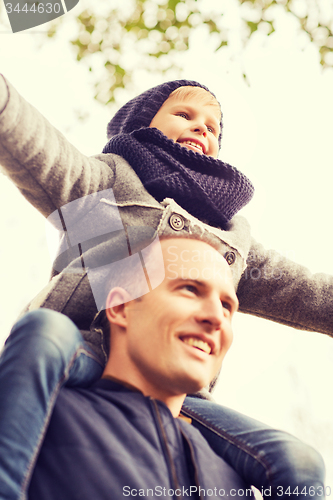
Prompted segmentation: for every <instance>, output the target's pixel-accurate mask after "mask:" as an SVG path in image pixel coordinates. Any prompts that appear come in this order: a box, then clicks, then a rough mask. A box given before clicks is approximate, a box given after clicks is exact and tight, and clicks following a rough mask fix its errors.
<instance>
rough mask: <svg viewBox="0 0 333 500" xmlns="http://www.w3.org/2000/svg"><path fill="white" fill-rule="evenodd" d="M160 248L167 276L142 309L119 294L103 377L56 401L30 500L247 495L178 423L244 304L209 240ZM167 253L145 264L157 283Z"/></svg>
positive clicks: (165, 243)
mask: <svg viewBox="0 0 333 500" xmlns="http://www.w3.org/2000/svg"><path fill="white" fill-rule="evenodd" d="M160 245H161V249H162V253H163V258H164V267H165V278H164V280H163V281H162V283H161V284H160V285H159V286H157V287H155V288H153V289H152V290H151V291H150V292H149V293H147V294H146V295H144V296H141V297H139V298H137V299H134V300H133V299H132V298H131V296H130V295H129V293H128V291H127V290H126V289H125V286H124V288H123V287H119V286H118V287H116V288H112V289H111V291H110V293H109V295H108V298H107V303H106V317H107V319H108V322H109V325H110V355H109V359H108V362H107V365H106V367H105V370H104V373H103V376H102V379H101V380H100V381H98V382H97V383H96V384H94V385H93V386H92V387H91V388H89V389H73V388H64V389H62V391H61V392H60V395H59V398H58V400H57V403H56V406H55V409H54V413H53V416H52V418H51V421H50V425H49V428H48V431H47V433H46V437H45V441H44V444H43V446H42V449H41V452H40V455H39V458H38V461H37V464H36V468H35V472H34V474H33V477H32V481H31V485H30V489H29V499H30V500H42V499H43V500H45V499H46V498H47V499H48V500H53V499H57V500H59V499H61V500H67V499H68V500H75V499H80V500H85V499H87V500H92V499H98V500H102V499H104V498H105V499H106V498H107V499H120V498H123V497H133V496H143V497H145V496H147V497H151V498H157V497H160V496H161V497H163V498H179V497H180V498H187V497H190V498H206V497H207V496H209V497H212V498H220V497H221V496H234V497H236V498H237V497H240V496H242V497H243V496H251V490H250V489H249V488H247V489H246V485H245V484H244V483H243V482H242V481H241V480H240V478H239V477H238V475H237V474H236V473H235V472H234V471H233V470H232V469H231V468H230V467H229V466H228V465H227V464H226V463H225V462H224V461H223V460H222V459H220V458H219V457H218V456H217V455H215V454H214V452H213V451H212V450H211V449H210V447H209V446H208V444H207V443H206V441H205V440H204V438H203V437H202V436H201V435H200V434H199V433H198V432H197V431H196V430H195V429H194V428H193V427H192V426H191V425H190V424H189V423H188V422H185V421H184V420H181V419H179V418H177V417H178V416H179V414H180V410H181V406H182V403H183V401H184V398H185V396H186V394H188V393H193V392H197V391H199V390H201V389H202V388H204V387H205V386H207V385H208V384H209V383H210V382H211V381H212V380H213V378H214V377H215V376H216V375H217V373H218V371H219V370H220V367H221V363H222V360H223V358H224V356H225V354H226V353H227V351H228V349H229V347H230V345H231V342H232V329H231V320H232V317H233V314H234V312H235V311H236V309H237V306H238V301H237V298H236V294H235V291H234V287H233V283H232V276H231V273H230V270H229V267H228V264H227V262H226V261H225V260H224V258H223V257H222V256H221V255H220V254H219V253H218V252H217V251H216V250H215V249H214V248H213V247H211V246H210V245H209V244H207V243H205V242H203V241H199V240H195V239H188V238H186V239H184V238H182V239H177V238H171V239H164V240H162V241H161V242H160ZM159 249H160V246H159V244H157V245H155V246H153V248H152V249H151V250H150V252H149V255H148V256H147V255H146V258H145V277H146V278H148V281H150V282H152V281H154V278H155V277H156V276H157V275H160V273H161V270H160V269H159V266H158V265H157V264H156V263H157V262H158V259H157V258H156V255H157V253H158V252H159ZM128 274H129V277H130V280H131V281H132V282H133V281H135V280H136V279H137V277H138V273H135V270H133V269H129V271H128ZM122 283H126V277H125V276H122ZM52 314H56V313H52ZM65 321H69V320H67V318H66V319H65Z"/></svg>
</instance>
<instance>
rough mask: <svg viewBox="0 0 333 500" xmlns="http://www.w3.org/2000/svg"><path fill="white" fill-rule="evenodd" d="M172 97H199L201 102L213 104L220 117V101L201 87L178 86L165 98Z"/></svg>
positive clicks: (183, 98)
mask: <svg viewBox="0 0 333 500" xmlns="http://www.w3.org/2000/svg"><path fill="white" fill-rule="evenodd" d="M174 97H177V99H180V100H181V101H185V100H186V99H188V98H190V97H196V98H199V99H200V100H201V102H203V103H204V104H208V105H211V106H214V107H215V108H216V110H217V111H218V113H219V118H221V117H222V111H221V106H220V103H219V102H218V100H217V99H216V97H215V96H214V95H213V94H211V93H210V92H208V91H207V90H205V89H204V88H202V87H193V86H186V87H178V88H177V89H176V90H174V91H173V92H171V94H170V95H169V97H168V99H167V100H169V99H172V98H174Z"/></svg>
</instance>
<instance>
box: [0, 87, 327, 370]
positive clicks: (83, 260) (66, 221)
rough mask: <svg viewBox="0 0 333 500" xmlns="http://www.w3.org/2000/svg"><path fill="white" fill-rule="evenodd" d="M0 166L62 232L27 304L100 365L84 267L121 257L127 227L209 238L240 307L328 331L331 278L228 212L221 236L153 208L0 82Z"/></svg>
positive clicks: (124, 175) (115, 159)
mask: <svg viewBox="0 0 333 500" xmlns="http://www.w3.org/2000/svg"><path fill="white" fill-rule="evenodd" d="M0 164H1V166H2V172H3V173H5V174H6V175H7V176H8V177H10V179H11V180H12V181H13V182H14V183H15V184H16V186H17V187H18V188H19V189H20V191H21V192H22V194H23V195H24V196H25V197H26V198H27V200H28V201H29V202H30V203H32V204H33V205H34V206H35V207H36V208H37V209H38V210H39V211H40V212H41V213H42V214H43V215H44V216H45V217H50V220H51V221H52V222H53V223H54V224H55V225H56V227H58V228H59V229H66V231H63V237H62V244H61V250H60V252H59V258H58V259H57V260H56V263H55V265H54V271H55V272H54V273H53V274H54V276H53V278H52V279H51V281H50V282H49V284H48V285H47V286H46V287H45V289H44V290H42V292H41V293H40V294H39V295H38V296H37V297H36V298H35V299H34V300H33V301H32V303H31V304H30V308H36V307H47V308H50V309H54V310H57V311H60V312H63V313H64V314H66V315H68V316H69V317H70V318H71V319H72V320H73V321H74V322H75V323H76V324H77V325H78V327H79V328H80V329H81V330H82V331H83V334H84V337H85V339H86V340H87V341H88V343H90V344H91V346H92V347H93V348H94V350H95V351H96V353H97V355H98V356H99V358H100V359H101V362H103V360H104V359H105V346H104V345H103V339H102V337H101V332H100V331H95V330H92V331H89V328H90V324H91V321H92V319H93V317H94V315H95V314H96V312H97V307H96V303H95V299H94V297H93V294H92V292H91V287H90V283H89V269H90V268H95V269H96V268H98V267H100V266H103V265H105V264H107V263H108V260H107V259H108V258H109V255H110V252H113V254H115V257H114V260H118V259H122V258H124V257H126V256H127V255H128V247H131V248H133V246H135V237H136V236H135V235H134V236H133V234H132V232H131V228H133V227H138V226H139V227H141V229H142V227H144V228H147V227H149V228H151V229H152V230H154V231H155V230H157V233H158V234H159V235H177V236H178V235H180V234H185V235H191V234H193V235H198V236H199V237H201V238H203V239H205V240H206V241H213V242H214V243H215V245H217V246H218V248H219V251H220V253H221V254H222V255H223V256H225V258H226V260H227V262H228V263H229V265H230V268H231V270H232V273H233V278H234V283H235V287H236V288H237V295H238V298H239V302H240V311H242V312H245V313H250V314H253V315H256V316H260V317H262V318H266V319H271V320H273V321H276V322H279V323H282V324H285V325H288V326H293V327H294V328H298V329H301V330H310V331H317V332H322V333H326V334H328V335H333V307H332V306H333V278H332V277H331V276H327V275H324V274H315V275H311V273H310V272H309V271H308V270H307V269H306V268H304V267H302V266H300V265H298V264H295V263H294V262H292V261H290V260H288V259H286V258H285V257H282V256H281V255H279V254H278V253H277V252H274V251H272V250H269V251H266V250H265V249H264V248H263V247H262V246H261V245H259V244H258V243H256V242H255V241H254V240H253V239H252V238H251V235H250V228H249V225H248V223H247V221H246V220H245V219H244V218H243V217H240V216H235V217H234V218H233V219H232V220H231V222H230V223H229V225H228V228H227V230H220V229H217V228H214V227H211V226H208V225H206V224H204V223H202V222H201V221H199V220H198V219H196V218H194V217H193V216H191V215H190V214H189V213H188V212H186V211H185V210H183V209H182V208H181V207H180V206H179V205H177V203H175V201H174V200H172V199H166V200H164V201H163V202H162V203H159V202H157V201H156V200H155V199H154V198H153V197H152V196H151V195H150V194H149V193H148V192H147V191H146V190H145V188H144V187H143V185H142V183H141V181H140V179H139V178H138V176H137V175H136V173H135V172H134V171H133V169H132V168H131V166H130V165H129V164H128V163H127V162H126V161H125V160H124V159H123V158H122V157H120V156H117V155H113V154H100V155H96V156H94V157H90V158H88V157H86V156H84V155H83V154H81V153H80V152H79V151H78V150H77V149H76V148H75V147H73V146H72V145H71V144H70V143H69V142H68V141H67V140H66V139H65V138H64V137H63V135H62V134H61V133H60V132H58V131H57V130H56V129H55V128H54V127H52V126H51V125H50V123H49V122H48V121H47V120H46V119H45V118H44V117H43V116H42V115H41V114H40V113H38V111H36V110H35V108H33V107H32V106H31V105H30V104H29V103H27V102H26V101H25V100H24V99H23V98H22V97H21V96H20V95H19V94H18V93H17V92H16V90H15V89H14V88H13V87H12V86H11V85H10V84H9V83H8V82H7V83H5V81H4V80H2V79H1V78H0ZM147 168H149V167H147ZM84 197H86V198H84ZM75 200H76V201H75ZM198 202H199V201H198ZM126 252H127V253H126ZM117 255H118V257H117ZM56 273H59V274H56ZM95 298H96V297H95ZM97 302H98V300H97ZM99 305H100V304H98V306H99Z"/></svg>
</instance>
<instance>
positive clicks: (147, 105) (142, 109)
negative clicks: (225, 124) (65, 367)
mask: <svg viewBox="0 0 333 500" xmlns="http://www.w3.org/2000/svg"><path fill="white" fill-rule="evenodd" d="M186 86H189V87H201V88H203V89H205V90H207V92H209V93H210V94H212V95H213V96H214V97H215V95H214V94H213V93H212V92H211V91H210V90H209V89H208V88H207V87H205V85H201V83H198V82H195V81H192V80H173V81H171V82H166V83H162V84H161V85H157V87H153V88H151V89H149V90H146V91H145V92H143V93H142V94H140V95H138V96H137V97H134V99H131V100H130V101H128V102H127V103H126V104H125V105H124V106H122V107H121V108H120V109H119V111H118V112H117V113H116V114H115V115H114V117H113V118H112V120H111V121H110V122H109V124H108V127H107V136H108V139H110V138H111V137H113V136H114V135H117V134H130V133H131V132H133V131H134V130H138V129H140V128H142V127H149V125H150V123H151V121H152V119H153V118H154V116H155V115H156V113H157V112H158V110H159V109H160V108H161V106H162V104H163V103H164V102H165V101H166V100H167V98H168V97H169V95H170V94H171V93H172V92H173V91H174V90H176V89H178V88H179V87H186ZM215 98H216V97H215ZM217 102H218V101H217ZM220 126H221V131H220V136H219V145H221V138H222V112H221V122H220Z"/></svg>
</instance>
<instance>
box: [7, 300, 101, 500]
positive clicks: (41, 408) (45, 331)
mask: <svg viewBox="0 0 333 500" xmlns="http://www.w3.org/2000/svg"><path fill="white" fill-rule="evenodd" d="M102 371H103V368H102V366H101V365H100V364H99V363H98V362H97V361H96V358H95V356H94V353H93V351H91V350H90V349H89V348H88V347H87V346H86V345H85V343H84V341H83V338H82V336H81V333H80V331H79V330H78V329H77V328H76V326H75V325H74V323H72V321H71V320H69V319H68V318H67V317H66V316H64V315H62V314H60V313H57V312H54V311H50V310H47V309H39V310H38V311H33V312H30V313H28V314H26V315H25V316H24V317H23V318H22V319H21V320H20V321H18V323H16V325H15V326H14V328H13V329H12V332H11V335H10V336H9V337H8V339H7V342H6V344H5V347H4V350H3V352H2V354H1V357H0V499H1V500H17V499H19V498H21V499H22V498H26V494H25V492H26V489H27V486H28V482H29V480H30V476H31V472H32V469H33V466H34V463H35V461H36V457H37V454H38V451H39V447H40V444H41V442H42V439H43V436H44V434H45V431H46V428H47V425H48V421H49V417H50V414H51V413H52V409H53V406H54V402H55V399H56V397H57V394H58V392H59V390H60V388H61V386H62V385H64V384H66V385H69V386H87V385H90V384H91V383H93V382H94V381H96V380H97V379H98V378H99V377H100V376H101V374H102Z"/></svg>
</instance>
